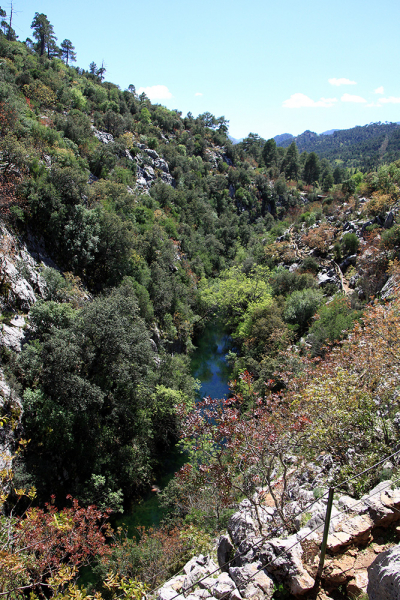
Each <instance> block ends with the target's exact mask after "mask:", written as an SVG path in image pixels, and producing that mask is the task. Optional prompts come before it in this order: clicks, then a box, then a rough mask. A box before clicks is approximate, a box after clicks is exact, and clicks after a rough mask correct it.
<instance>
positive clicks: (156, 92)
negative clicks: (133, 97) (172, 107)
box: [137, 85, 173, 100]
mask: <svg viewBox="0 0 400 600" xmlns="http://www.w3.org/2000/svg"><path fill="white" fill-rule="evenodd" d="M143 92H144V93H145V94H146V96H147V97H148V98H149V100H169V99H170V98H172V97H173V96H172V94H171V92H170V91H169V89H168V88H167V86H166V85H152V86H150V87H145V88H144V87H141V88H139V89H138V91H137V93H138V95H139V96H140V94H143Z"/></svg>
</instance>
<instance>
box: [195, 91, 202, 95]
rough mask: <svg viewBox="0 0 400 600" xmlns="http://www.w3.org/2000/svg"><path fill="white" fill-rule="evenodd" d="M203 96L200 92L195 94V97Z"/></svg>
mask: <svg viewBox="0 0 400 600" xmlns="http://www.w3.org/2000/svg"><path fill="white" fill-rule="evenodd" d="M202 95H203V94H202V93H201V92H196V93H195V96H202Z"/></svg>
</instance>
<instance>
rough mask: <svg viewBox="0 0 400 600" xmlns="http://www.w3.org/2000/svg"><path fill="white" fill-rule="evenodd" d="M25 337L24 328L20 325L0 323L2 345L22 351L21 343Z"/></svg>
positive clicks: (0, 344) (0, 342)
mask: <svg viewBox="0 0 400 600" xmlns="http://www.w3.org/2000/svg"><path fill="white" fill-rule="evenodd" d="M24 338H25V333H24V331H23V329H20V328H19V327H9V326H8V325H4V324H3V325H0V346H3V347H5V348H9V349H10V350H14V351H15V352H20V351H21V345H22V342H23V340H24Z"/></svg>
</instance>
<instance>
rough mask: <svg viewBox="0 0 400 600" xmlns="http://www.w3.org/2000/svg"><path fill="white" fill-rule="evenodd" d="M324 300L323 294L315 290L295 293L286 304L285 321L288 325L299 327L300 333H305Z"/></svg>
mask: <svg viewBox="0 0 400 600" xmlns="http://www.w3.org/2000/svg"><path fill="white" fill-rule="evenodd" d="M322 299H323V294H322V292H321V291H320V290H317V289H313V288H306V289H304V290H299V291H295V292H293V293H292V294H291V295H290V296H289V297H288V298H287V299H286V302H285V309H284V317H285V320H286V321H288V323H291V324H293V325H297V326H298V328H299V333H300V334H301V333H303V332H304V331H305V329H306V326H307V325H308V324H309V322H310V320H311V318H312V317H313V315H314V314H315V312H316V310H317V308H318V307H319V305H320V304H321V302H322Z"/></svg>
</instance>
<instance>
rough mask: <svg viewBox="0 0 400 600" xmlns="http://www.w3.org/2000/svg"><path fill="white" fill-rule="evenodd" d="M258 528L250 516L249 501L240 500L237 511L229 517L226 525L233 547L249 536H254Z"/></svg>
mask: <svg viewBox="0 0 400 600" xmlns="http://www.w3.org/2000/svg"><path fill="white" fill-rule="evenodd" d="M257 530H258V527H257V525H256V523H255V522H254V519H253V517H252V516H251V504H250V501H249V500H247V499H246V500H242V502H241V503H240V504H239V510H238V511H237V512H236V513H235V514H233V515H232V516H231V518H230V519H229V523H228V531H229V535H230V536H231V539H232V541H233V543H234V544H235V546H239V544H240V543H241V542H242V541H244V540H245V539H246V538H247V537H249V536H255V535H256V533H257Z"/></svg>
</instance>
